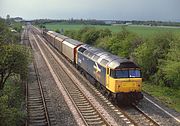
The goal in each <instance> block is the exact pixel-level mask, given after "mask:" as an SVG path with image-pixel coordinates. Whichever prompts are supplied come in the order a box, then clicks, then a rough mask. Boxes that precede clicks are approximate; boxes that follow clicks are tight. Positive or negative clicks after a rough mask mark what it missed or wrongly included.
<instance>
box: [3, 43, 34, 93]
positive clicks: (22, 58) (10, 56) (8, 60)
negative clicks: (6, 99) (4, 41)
mask: <svg viewBox="0 0 180 126" xmlns="http://www.w3.org/2000/svg"><path fill="white" fill-rule="evenodd" d="M30 59H31V55H30V50H29V49H27V48H26V47H24V46H22V45H13V44H12V45H11V44H9V45H3V46H1V47H0V90H2V89H3V88H4V84H5V83H6V81H7V79H8V78H9V77H10V76H12V75H13V74H19V75H20V76H21V78H23V77H25V76H26V74H27V69H28V64H29V61H30Z"/></svg>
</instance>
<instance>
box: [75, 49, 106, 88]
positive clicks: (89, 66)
mask: <svg viewBox="0 0 180 126" xmlns="http://www.w3.org/2000/svg"><path fill="white" fill-rule="evenodd" d="M77 60H78V61H77V63H78V65H79V66H80V67H81V68H83V69H84V70H85V71H86V72H87V73H88V74H90V75H91V76H92V77H94V78H95V79H96V80H97V81H98V82H99V83H101V84H102V85H104V86H106V69H105V68H104V67H103V66H101V65H100V64H98V63H97V62H95V61H93V60H92V59H90V58H88V57H86V56H84V55H83V54H82V53H80V52H78V57H77Z"/></svg>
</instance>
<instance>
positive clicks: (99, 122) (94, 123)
mask: <svg viewBox="0 0 180 126" xmlns="http://www.w3.org/2000/svg"><path fill="white" fill-rule="evenodd" d="M103 123H104V122H103V121H98V122H88V124H89V125H101V126H106V125H105V124H103Z"/></svg>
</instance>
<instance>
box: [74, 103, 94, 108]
mask: <svg viewBox="0 0 180 126" xmlns="http://www.w3.org/2000/svg"><path fill="white" fill-rule="evenodd" d="M77 106H78V107H79V108H92V106H91V105H90V104H89V105H82V104H81V105H80V104H77Z"/></svg>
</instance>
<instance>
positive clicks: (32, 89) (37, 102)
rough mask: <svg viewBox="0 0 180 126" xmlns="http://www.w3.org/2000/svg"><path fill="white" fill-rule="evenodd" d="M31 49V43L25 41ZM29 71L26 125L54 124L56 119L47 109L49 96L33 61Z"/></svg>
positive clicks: (43, 125)
mask: <svg viewBox="0 0 180 126" xmlns="http://www.w3.org/2000/svg"><path fill="white" fill-rule="evenodd" d="M25 44H26V45H30V47H31V48H32V49H34V47H33V46H32V43H31V42H30V41H29V42H26V43H25ZM30 68H31V72H30V75H29V80H28V82H27V85H26V98H27V101H26V102H27V112H28V120H27V123H26V125H29V126H55V125H56V121H55V119H54V116H53V114H52V113H51V112H50V111H49V110H48V108H49V107H50V104H49V98H48V96H47V94H46V91H45V89H44V87H43V84H42V82H41V79H40V74H39V71H38V66H37V63H36V61H35V58H34V61H33V63H32V64H31V66H30Z"/></svg>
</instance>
